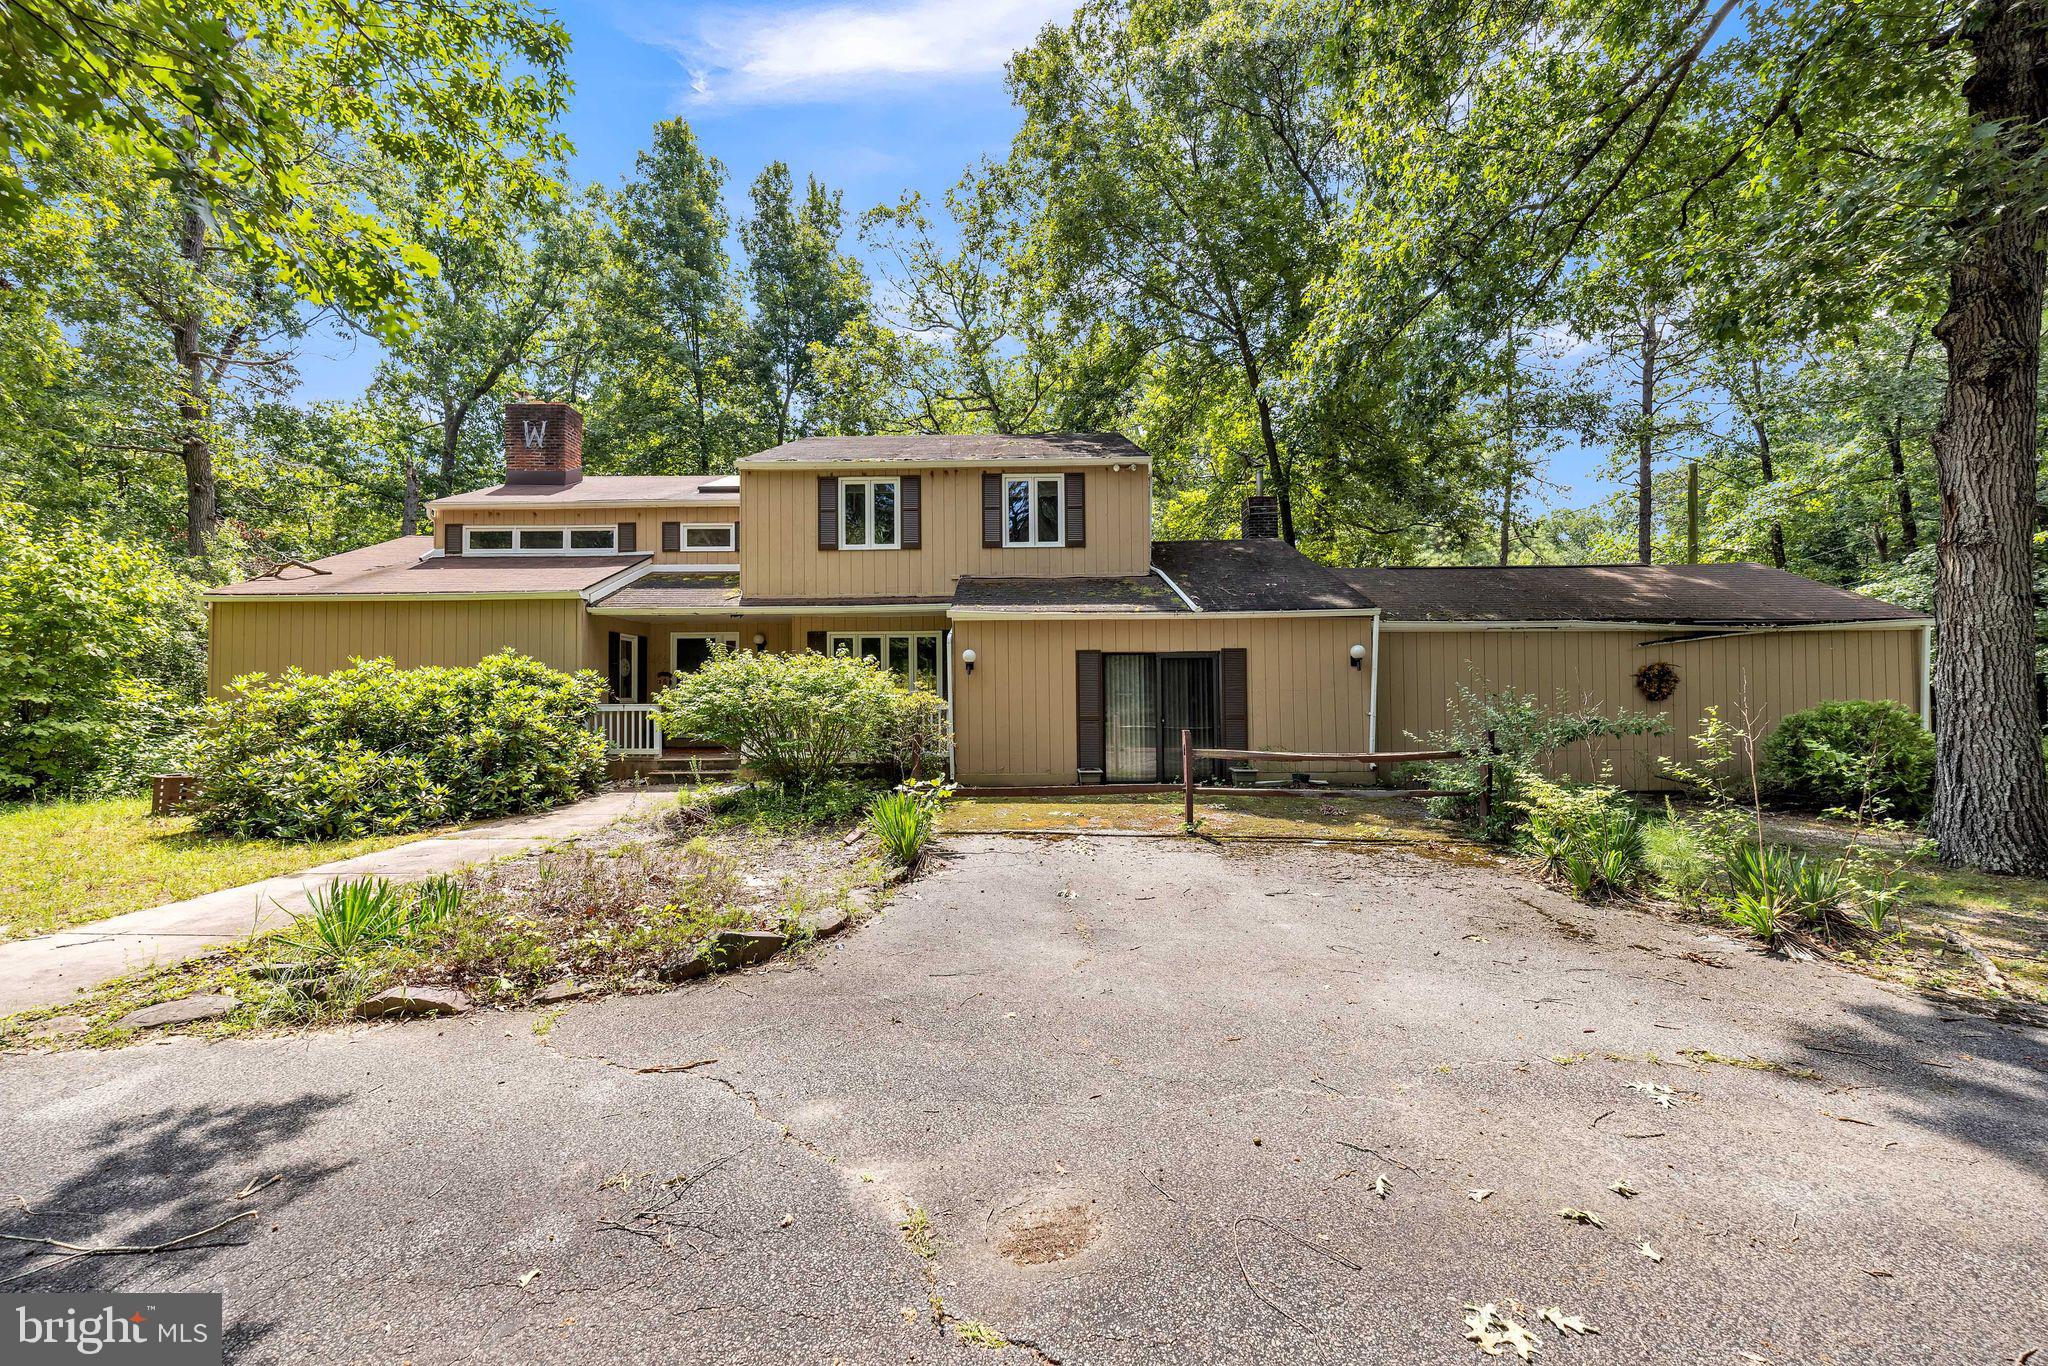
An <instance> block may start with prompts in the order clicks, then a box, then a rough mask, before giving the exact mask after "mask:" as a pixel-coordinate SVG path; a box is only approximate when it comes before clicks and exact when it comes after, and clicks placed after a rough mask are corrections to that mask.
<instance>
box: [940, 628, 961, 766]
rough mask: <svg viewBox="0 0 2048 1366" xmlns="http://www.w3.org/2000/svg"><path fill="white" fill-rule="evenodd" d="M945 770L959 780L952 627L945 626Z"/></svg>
mask: <svg viewBox="0 0 2048 1366" xmlns="http://www.w3.org/2000/svg"><path fill="white" fill-rule="evenodd" d="M944 647H945V651H946V772H947V773H948V774H950V775H951V776H952V779H953V781H954V782H956V783H957V782H959V781H960V727H959V726H958V725H957V724H956V723H955V722H954V720H953V695H954V683H953V628H952V627H950V626H948V627H947V628H946V635H945V641H944Z"/></svg>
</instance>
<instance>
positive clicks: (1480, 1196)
mask: <svg viewBox="0 0 2048 1366" xmlns="http://www.w3.org/2000/svg"><path fill="white" fill-rule="evenodd" d="M1465 1194H1467V1195H1469V1196H1471V1197H1472V1198H1473V1199H1474V1200H1484V1199H1485V1198H1486V1197H1487V1196H1489V1195H1491V1194H1493V1192H1492V1191H1490V1190H1485V1189H1480V1190H1472V1191H1466V1192H1465Z"/></svg>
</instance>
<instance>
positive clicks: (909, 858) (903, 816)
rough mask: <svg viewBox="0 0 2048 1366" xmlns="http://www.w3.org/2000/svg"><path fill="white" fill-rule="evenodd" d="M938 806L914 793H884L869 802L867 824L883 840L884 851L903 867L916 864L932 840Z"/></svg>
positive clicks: (891, 859)
mask: <svg viewBox="0 0 2048 1366" xmlns="http://www.w3.org/2000/svg"><path fill="white" fill-rule="evenodd" d="M937 819H938V816H937V809H936V807H934V806H932V805H930V804H928V803H926V802H924V801H921V800H920V799H919V798H918V795H917V794H916V793H914V792H901V791H898V792H884V793H883V794H882V795H881V796H879V797H877V798H875V799H874V801H872V802H870V803H868V813H867V824H868V829H870V830H872V831H873V832H874V834H875V838H876V839H878V840H880V841H881V843H882V852H883V853H884V854H885V855H887V857H888V859H889V861H890V862H891V863H894V864H895V865H897V866H898V867H899V868H908V867H909V866H910V865H911V864H913V863H916V862H917V860H918V858H919V856H920V855H922V854H923V853H924V851H925V846H927V845H928V844H930V843H931V839H932V831H933V827H934V826H935V825H936V824H937Z"/></svg>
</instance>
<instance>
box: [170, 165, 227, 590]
mask: <svg viewBox="0 0 2048 1366" xmlns="http://www.w3.org/2000/svg"><path fill="white" fill-rule="evenodd" d="M178 250H179V253H180V254H181V255H183V256H184V258H185V261H186V263H187V264H188V265H190V266H191V267H192V272H193V274H194V275H195V276H196V275H198V274H199V273H200V272H202V271H204V270H205V269H206V216H205V214H203V213H202V212H201V211H200V206H199V204H198V202H197V201H196V200H190V199H188V200H187V201H186V204H185V211H184V219H183V223H182V225H181V230H180V232H179V235H178ZM171 350H172V352H173V354H174V355H175V356H176V358H177V364H178V373H179V377H180V385H181V391H180V393H179V394H178V432H179V437H178V447H179V454H180V456H181V457H182V458H183V459H184V462H185V549H186V551H187V552H188V553H190V554H192V555H204V554H205V553H206V538H207V537H208V536H211V535H212V534H213V533H214V531H215V530H216V529H217V528H218V527H219V526H220V494H219V489H218V487H217V486H216V484H215V482H214V475H213V432H212V430H211V426H212V422H213V402H212V386H211V385H210V384H208V382H207V373H206V320H205V318H204V317H203V316H202V315H201V314H199V313H196V312H193V313H187V314H185V315H183V316H182V317H180V318H179V319H178V321H177V325H176V326H174V327H173V328H172V329H171Z"/></svg>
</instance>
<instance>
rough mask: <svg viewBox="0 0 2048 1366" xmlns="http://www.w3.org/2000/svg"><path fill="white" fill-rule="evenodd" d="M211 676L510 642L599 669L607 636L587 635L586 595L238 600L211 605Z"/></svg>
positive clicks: (450, 653) (475, 650)
mask: <svg viewBox="0 0 2048 1366" xmlns="http://www.w3.org/2000/svg"><path fill="white" fill-rule="evenodd" d="M208 622H209V629H208V649H207V659H206V682H207V687H208V689H209V690H210V691H213V692H219V691H220V690H221V689H222V688H224V687H225V686H226V685H227V684H228V682H229V681H230V680H231V679H234V678H238V677H240V676H241V675H243V674H246V673H267V674H281V673H283V672H284V671H285V670H286V669H290V668H299V669H303V670H305V671H306V672H307V673H332V672H333V671H334V670H336V669H339V668H343V667H345V666H346V665H347V664H348V662H349V660H350V659H351V658H362V659H377V658H388V659H390V660H391V661H392V662H393V663H395V664H397V665H398V666H399V667H400V668H418V667H420V666H422V665H427V664H474V663H476V662H477V661H478V660H479V659H482V658H483V657H484V656H485V655H488V654H495V653H496V652H497V651H499V650H504V649H513V650H517V651H519V652H520V653H521V654H525V655H531V656H532V657H533V658H535V659H538V660H539V661H541V662H542V663H543V664H547V665H551V666H552V667H554V668H557V669H582V668H597V669H602V667H603V664H604V637H603V633H602V632H601V631H600V632H599V633H598V639H597V645H596V648H595V650H592V649H591V648H590V645H589V642H588V641H587V640H586V638H585V633H584V624H583V604H582V603H581V602H577V601H572V600H559V599H549V600H542V601H539V602H514V601H504V602H495V601H494V602H476V601H457V602H318V601H306V602H236V601H234V600H232V599H227V600H218V601H215V602H213V603H211V604H209V607H208Z"/></svg>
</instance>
